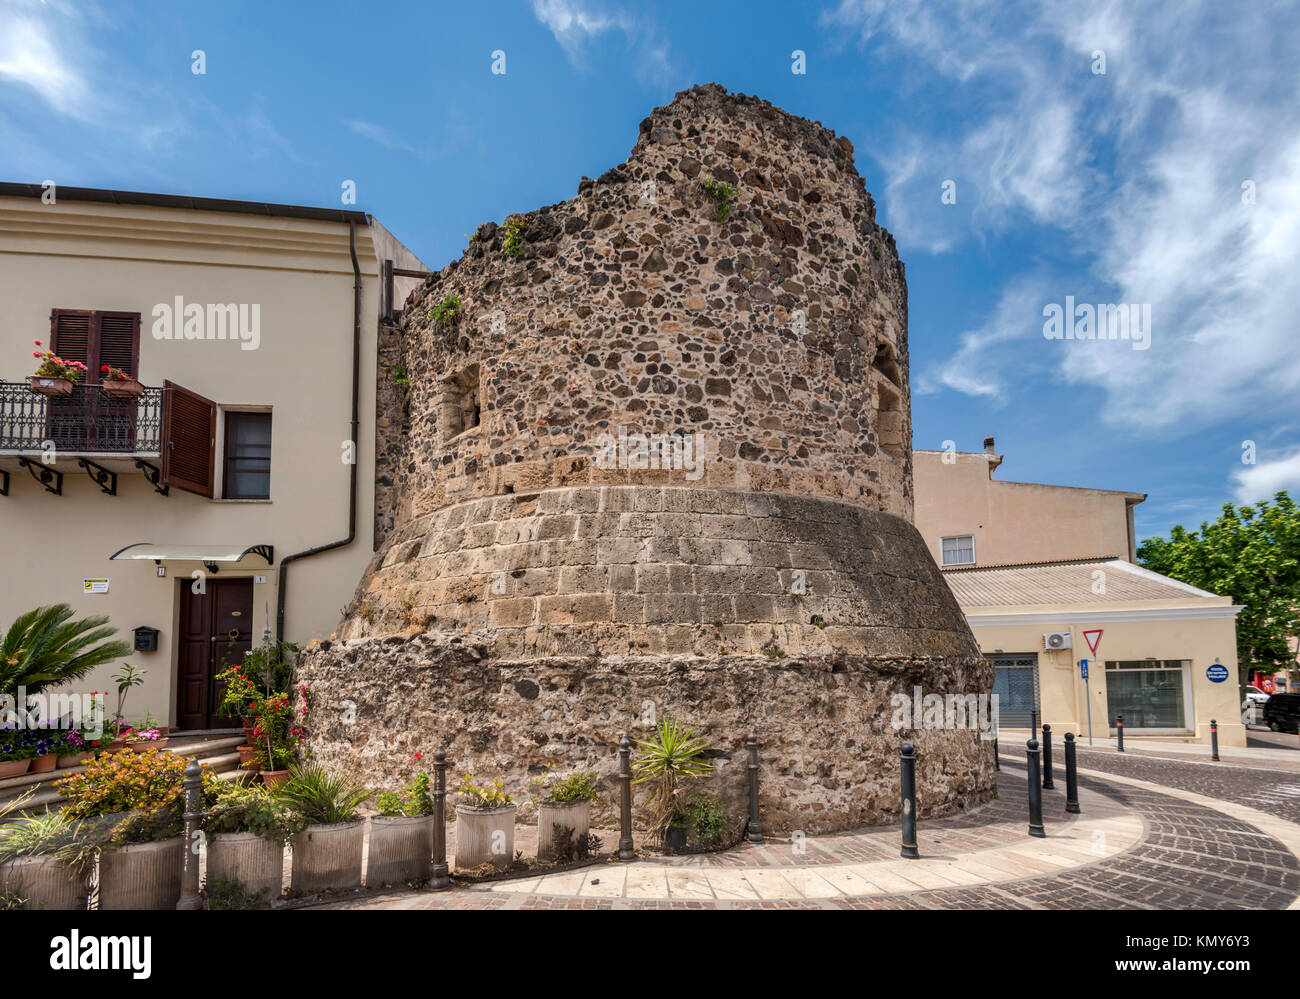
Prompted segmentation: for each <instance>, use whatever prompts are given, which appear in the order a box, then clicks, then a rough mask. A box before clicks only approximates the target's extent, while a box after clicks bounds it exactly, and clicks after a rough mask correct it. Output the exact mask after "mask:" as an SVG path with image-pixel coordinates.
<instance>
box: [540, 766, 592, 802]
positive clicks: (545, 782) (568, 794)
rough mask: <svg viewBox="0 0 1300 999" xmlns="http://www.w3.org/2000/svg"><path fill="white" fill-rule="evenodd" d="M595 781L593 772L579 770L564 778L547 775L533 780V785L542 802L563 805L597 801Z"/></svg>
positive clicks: (556, 775)
mask: <svg viewBox="0 0 1300 999" xmlns="http://www.w3.org/2000/svg"><path fill="white" fill-rule="evenodd" d="M597 779H598V774H597V773H596V771H595V770H579V771H576V772H575V773H571V774H568V775H566V776H561V775H559V774H551V773H547V774H544V775H543V776H541V777H536V778H534V779H533V785H534V786H535V787H536V788H537V789H538V790H539V791H540V792H541V794H542V800H543V801H546V802H553V803H555V804H557V805H563V804H568V803H569V802H573V801H599V800H600V792H599V791H598V790H597V789H596V781H597Z"/></svg>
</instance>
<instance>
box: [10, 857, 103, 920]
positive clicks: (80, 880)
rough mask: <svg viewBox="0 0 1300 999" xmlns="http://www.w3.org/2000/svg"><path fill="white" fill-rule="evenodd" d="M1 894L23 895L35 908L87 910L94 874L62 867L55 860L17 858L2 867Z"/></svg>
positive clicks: (31, 906) (30, 905)
mask: <svg viewBox="0 0 1300 999" xmlns="http://www.w3.org/2000/svg"><path fill="white" fill-rule="evenodd" d="M0 892H5V893H7V894H15V895H21V896H22V897H23V898H25V899H27V905H28V906H29V907H30V908H32V909H84V908H85V907H86V902H87V900H88V899H89V898H90V871H89V869H87V870H84V871H74V870H70V869H69V868H67V867H61V866H60V865H59V864H57V863H55V862H54V858H53V857H16V858H14V859H13V860H10V861H8V862H7V863H4V864H0Z"/></svg>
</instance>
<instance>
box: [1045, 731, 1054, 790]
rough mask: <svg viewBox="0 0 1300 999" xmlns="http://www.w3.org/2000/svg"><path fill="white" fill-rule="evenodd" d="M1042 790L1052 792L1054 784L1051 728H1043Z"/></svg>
mask: <svg viewBox="0 0 1300 999" xmlns="http://www.w3.org/2000/svg"><path fill="white" fill-rule="evenodd" d="M1043 788H1044V789H1045V790H1047V791H1054V790H1055V789H1056V784H1055V783H1054V782H1053V780H1052V726H1051V725H1044V726H1043Z"/></svg>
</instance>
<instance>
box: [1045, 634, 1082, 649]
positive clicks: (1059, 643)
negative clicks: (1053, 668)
mask: <svg viewBox="0 0 1300 999" xmlns="http://www.w3.org/2000/svg"><path fill="white" fill-rule="evenodd" d="M1043 648H1045V649H1072V648H1074V640H1073V639H1072V638H1071V637H1070V633H1069V632H1068V631H1048V632H1044V634H1043Z"/></svg>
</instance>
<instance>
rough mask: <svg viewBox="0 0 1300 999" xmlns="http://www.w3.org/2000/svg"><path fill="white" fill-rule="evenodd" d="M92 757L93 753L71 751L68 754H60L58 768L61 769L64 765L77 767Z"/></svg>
mask: <svg viewBox="0 0 1300 999" xmlns="http://www.w3.org/2000/svg"><path fill="white" fill-rule="evenodd" d="M94 758H95V754H94V753H72V754H71V755H69V756H60V757H59V769H60V770H62V769H64V768H65V767H79V766H81V765H82V764H83V763H85V762H86V761H87V760H93V759H94Z"/></svg>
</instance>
